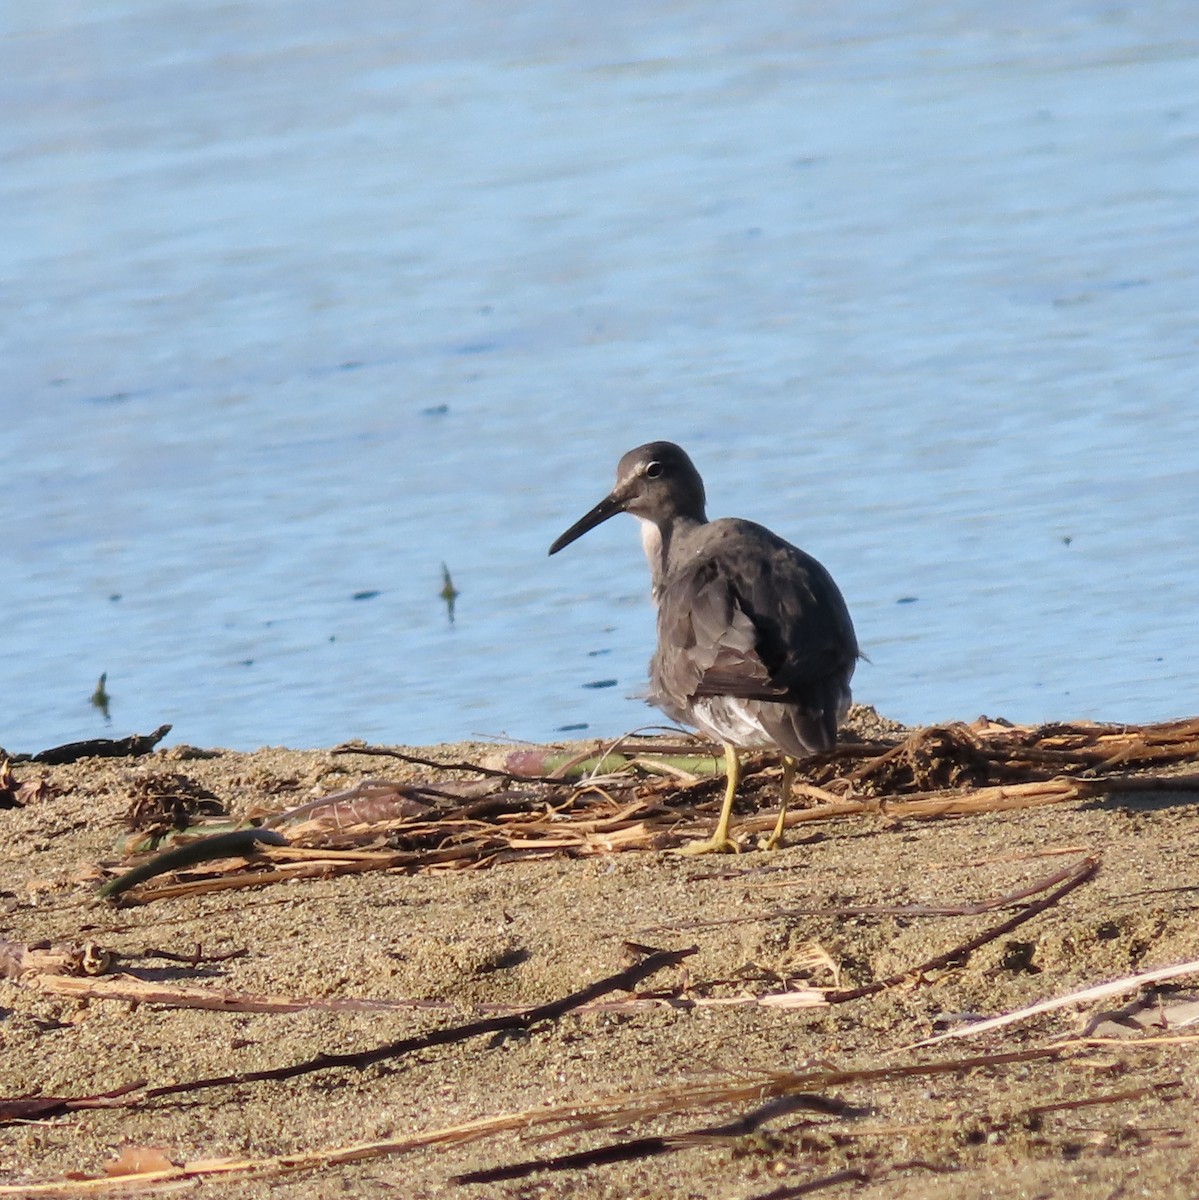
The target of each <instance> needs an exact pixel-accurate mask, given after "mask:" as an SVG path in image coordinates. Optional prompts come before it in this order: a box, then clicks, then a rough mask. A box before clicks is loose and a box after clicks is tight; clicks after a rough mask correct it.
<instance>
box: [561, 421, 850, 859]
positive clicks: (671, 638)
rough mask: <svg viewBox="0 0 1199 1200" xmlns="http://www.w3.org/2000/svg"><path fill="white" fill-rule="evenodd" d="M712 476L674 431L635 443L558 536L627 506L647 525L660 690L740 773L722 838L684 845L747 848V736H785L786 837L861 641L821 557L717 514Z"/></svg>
mask: <svg viewBox="0 0 1199 1200" xmlns="http://www.w3.org/2000/svg"><path fill="white" fill-rule="evenodd" d="M704 505H705V497H704V483H703V480H702V479H701V478H700V476H699V472H698V471H697V470H696V469H695V466H694V464H693V463H692V461H691V459H690V458H688V457H687V455H686V453H685V452H684V451H683V450H682V449H681V448H680V447H679V446H676V445H675V444H674V443H673V442H650V443H649V444H648V445H645V446H638V447H637V449H635V450H630V451H629V452H628V454H626V455H625V456H624V457H623V458H622V459H621V460H620V462H619V464H618V465H617V467H616V486H615V487H614V488H613V489H612V491H611V492H610V493H609V495H607V496H606V497H605V498H604V499H603V500H601V501H600V502H599V503H598V504H597V505H596V506H595V507H594V508H593V509H592V510H591V511H590V512H589V513H588V514H587V515H586V516H585V517H583V518H582V519H580V520H578V521H576V522H575V523H574V524H573V525H572V526H571V527H570V528H569V529H568V530H567V531H566V532H565V533H564V534H563V535H562V536H561V537H560V538H558V540H557V541H556V542H555V543H554V544H553V545H552V546H551V547H550V553H551V554H556V553H557V552H558V551H559V550H561V549H562V547H563V546H568V545H570V543H571V542H573V541H574V540H575V539H576V538H579V537H582V536H583V534H585V533H586V532H587V531H588V530H589V529H594V528H595V527H596V526H597V525H599V524H600V523H601V522H603V521H606V520H607V519H608V518H609V517H612V516H615V515H616V514H617V513H620V512H627V513H632V515H633V516H635V517H636V518H637V519H638V520H639V521H640V522H641V542H642V545H643V546H644V548H645V557H646V558H647V559H648V560H649V569H650V575H651V577H652V580H653V598H654V602H655V603H656V604H657V606H658V648H657V649H656V650H655V651H654V657H653V659H652V660H651V661H650V665H649V678H650V691H649V701H650V703H651V704H654V705H656V706H657V707H658V708H660V709H662V711H663V712H665V713H666V714H667V716H669V717H671V718H672V719H673V720H675V721H680V722H682V723H683V724H685V725H693V726H695V727H697V728H698V729H699V730H701V731H702V732H703V733H706V734H707V735H708V736H709V737H712V738H715V739H717V740H718V741H720V742H723V743H724V753H725V765H726V769H727V775H728V782H727V786H726V788H725V793H724V806H723V807H722V808H721V810H720V819H719V820H718V821H717V823H716V830H715V832H714V833H713V835H712V836H711V838H709V839H707V840H705V841H700V842H693V843H691V844H690V845H687V846H685V847H683V853H685V854H707V853H711V852H713V851H715V852H726V851H730V850H738V849H740V847H739V846H738V845H737V843H736V842H734V841H733V840H732V839H731V838H730V837H729V819H730V816H731V814H732V810H733V797H734V795H735V794H736V791H737V783H738V781H739V780H740V775H741V764H740V760H739V758H738V756H737V749H738V747H752V746H776V747H777V748H778V749H779V750H780V751H782V755H783V798H782V807H781V809H780V810H779V816H778V820H777V821H776V822H775V826H774V832H773V833H771V835H770V836H769V837H768V838H766V839H765V840H764V842H763V847H764V848H765V849H774V848H775V847H776V846H777V845H778V844H779V841H780V840H781V838H782V834H783V825H784V819H785V817H786V814H787V800H788V798H789V797H790V793H791V782H792V778H793V776H794V772H795V759H796V758H799V757H802V756H803V755H805V754H816V753H820V752H821V751H826V750H830V749H831V748H832V746H833V744H834V743H835V742H836V739H837V726H838V725H840V723H841V721H842V720H843V719H844V717H845V714H846V712H847V711H848V710H849V703H850V690H849V681H850V678H851V676H852V675H853V669H854V665H855V664H856V662H857V659H858V642H857V638H856V637H855V635H854V631H853V622H852V621H851V620H850V619H849V610H848V609H847V608H846V606H845V600H844V599H843V598H842V596H841V592H840V591H839V590H838V588H837V585H836V584H835V583H834V582H833V578H832V576H831V575H830V574H829V573H828V571H826V570H825V569H824V567H822V566H821V565H820V563H818V562H817V561H816V560H815V559H814V558H812V557H811V555H809V554H805V553H804V552H803V551H802V550H800V549H799V548H798V547H796V546H792V545H791V544H790V543H789V542H785V541H783V539H782V538H781V537H779V536H778V535H777V534H774V533H771V532H770V530H769V529H766V528H764V527H763V526H761V525H755V524H754V523H753V522H752V521H740V520H737V519H735V518H730V517H723V518H721V519H720V520H718V521H709V520H708V518H707V516H706V515H705V512H704Z"/></svg>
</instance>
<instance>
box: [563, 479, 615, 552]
mask: <svg viewBox="0 0 1199 1200" xmlns="http://www.w3.org/2000/svg"><path fill="white" fill-rule="evenodd" d="M618 512H624V501H623V500H622V499H621V498H620V497H619V496H617V495H616V493H615V492H612V493H611V494H610V495H608V496H605V497H604V498H603V499H602V500H601V501H600V502H599V503H598V504H597V505H596V506H595V507H594V508H593V509H592V510H591V511H590V512H589V513H588V514H587V515H586V516H585V517H580V518H579V519H578V520H577V521H576V522H575V523H574V524H573V525H572V526H571V527H570V528H569V529H568V530H567V531H566V532H565V533H564V534H563V535H562V536H561V537H560V538H559V539H558V540H557V541H556V542H555V543H554V544H553V545H552V546H551V547H550V553H551V554H557V553H558V551H559V550H561V549H562V547H563V546H569V545H570V543H571V542H573V541H575V540H576V539H578V538H581V537H582V536H583V534H585V533H586V532H587V531H588V530H589V529H594V528H595V527H596V526H597V525H602V524H603V523H604V522H605V521H606V520H607V519H608V518H609V517H614V516H616V514H617V513H618Z"/></svg>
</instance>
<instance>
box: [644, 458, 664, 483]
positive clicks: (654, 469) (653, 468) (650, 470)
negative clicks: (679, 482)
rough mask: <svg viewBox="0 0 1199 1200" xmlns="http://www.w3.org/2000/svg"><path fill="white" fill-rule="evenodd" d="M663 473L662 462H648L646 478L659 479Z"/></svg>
mask: <svg viewBox="0 0 1199 1200" xmlns="http://www.w3.org/2000/svg"><path fill="white" fill-rule="evenodd" d="M661 474H662V464H661V463H660V462H652V463H646V465H645V477H646V479H657V478H658V476H659V475H661Z"/></svg>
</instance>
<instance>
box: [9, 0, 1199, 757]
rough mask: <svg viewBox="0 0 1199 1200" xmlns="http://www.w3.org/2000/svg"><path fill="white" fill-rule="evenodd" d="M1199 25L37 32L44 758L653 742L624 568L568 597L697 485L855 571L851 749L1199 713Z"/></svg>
mask: <svg viewBox="0 0 1199 1200" xmlns="http://www.w3.org/2000/svg"><path fill="white" fill-rule="evenodd" d="M830 10H831V11H830ZM1193 27H1194V21H1193V13H1192V12H1191V10H1190V8H1189V6H1187V5H1183V4H1172V3H1156V4H1155V3H1150V4H1146V5H1140V6H1128V7H1113V6H1111V5H1107V4H1099V3H1085V2H1080V3H1071V4H1051V5H1043V4H1032V3H1028V2H1020V0H1018V2H1017V3H1014V4H1011V5H1005V6H999V7H996V6H994V5H982V4H973V3H962V4H951V5H946V6H924V5H914V4H902V3H892V4H887V3H880V2H874V3H870V2H854V0H851V2H850V3H847V4H843V5H838V6H829V5H824V4H820V5H817V4H773V3H764V4H761V5H755V6H742V7H735V8H730V7H729V6H726V5H719V4H714V3H712V4H700V3H687V2H684V3H680V4H674V5H670V6H665V7H663V8H659V7H658V6H645V5H639V4H638V5H634V4H625V3H622V2H621V0H617V2H616V3H609V4H606V5H604V6H603V7H602V9H596V8H595V7H594V6H591V5H571V4H560V3H546V2H532V3H522V4H514V5H493V4H487V3H482V2H478V3H469V2H460V3H450V4H444V5H436V6H430V5H423V4H421V5H418V4H411V3H406V2H403V0H402V2H400V3H387V4H383V3H377V2H375V0H349V2H348V3H345V4H340V5H336V6H328V5H323V4H316V3H313V2H312V0H290V2H289V3H286V4H283V3H269V2H255V3H248V2H247V3H236V2H235V3H231V4H226V5H221V6H217V7H215V8H214V7H212V6H209V5H205V4H200V3H196V2H191V3H185V2H182V0H154V2H153V3H150V2H148V0H146V2H136V0H107V2H106V0H97V2H96V3H94V4H91V5H87V6H80V5H72V4H64V3H54V2H51V3H49V4H47V5H29V6H17V5H9V6H7V8H6V9H5V10H4V12H3V14H2V15H0V103H2V105H3V111H4V114H5V119H4V120H3V121H2V122H0V215H2V216H3V226H2V232H0V347H2V351H3V359H2V361H3V373H2V375H0V417H2V419H3V422H4V437H3V451H2V460H0V466H2V468H3V469H2V471H0V537H2V539H3V546H4V576H5V579H4V582H5V587H4V592H3V595H4V600H3V614H4V620H3V625H2V629H0V649H2V652H3V662H4V666H5V676H6V679H5V684H6V686H5V689H4V694H5V704H4V707H3V710H2V714H0V745H4V746H7V747H8V748H9V749H10V750H35V749H39V748H41V747H42V746H44V745H49V744H52V743H55V742H61V741H66V740H71V739H74V738H81V737H86V736H95V735H104V734H122V733H127V732H131V731H133V730H139V731H145V730H148V729H150V728H152V727H154V726H155V725H157V724H159V723H160V722H164V721H170V722H173V724H174V727H175V729H174V734H173V735H172V738H173V739H174V740H182V741H188V742H193V743H198V744H221V745H228V746H234V747H252V746H255V745H258V744H261V743H274V742H279V743H288V744H292V745H329V744H332V743H334V742H336V741H338V740H340V739H344V738H347V737H364V738H368V739H373V740H388V741H403V742H416V743H419V742H427V741H436V740H450V739H458V738H462V737H467V736H470V735H472V734H497V735H498V734H507V735H510V736H513V737H518V738H529V739H546V738H551V737H554V736H555V735H556V734H557V733H558V731H559V730H561V729H563V728H564V727H568V726H569V727H575V726H577V727H584V726H585V727H586V731H587V732H590V733H598V734H605V735H607V734H616V733H619V732H620V731H622V730H624V729H626V728H631V727H633V726H636V725H639V724H642V723H644V722H647V721H653V720H655V714H654V713H653V712H652V710H649V709H646V708H645V707H644V706H643V704H642V703H641V702H640V701H639V700H637V699H636V698H635V696H636V693H637V692H638V690H639V689H640V688H642V687H643V685H644V675H645V664H646V660H647V658H648V656H649V653H650V650H651V647H652V640H653V616H652V611H651V609H650V606H649V602H648V597H647V588H648V581H647V573H646V569H645V564H644V561H643V560H642V558H641V553H640V548H639V544H638V539H637V536H636V530H635V526H634V524H633V522H632V521H629V520H628V519H625V518H621V519H619V520H616V521H612V522H611V523H609V524H608V525H605V526H603V527H602V528H601V529H599V530H597V531H596V532H594V533H592V534H589V535H588V536H587V537H586V538H585V539H583V540H582V541H580V542H579V543H577V544H576V545H573V546H571V547H570V548H569V549H568V550H567V551H565V552H563V553H562V554H561V555H559V556H557V557H555V558H553V559H549V558H547V557H546V549H547V547H548V545H549V543H550V541H551V540H552V539H553V538H554V537H555V536H556V535H557V534H558V533H559V532H560V531H561V530H562V529H564V528H565V527H566V525H568V524H569V523H570V522H572V521H573V520H574V519H575V518H576V517H577V516H578V515H580V514H581V513H582V512H583V511H584V510H585V509H587V508H589V507H590V506H591V505H592V504H593V503H594V502H595V501H596V500H598V499H599V498H600V496H601V495H603V494H604V493H605V492H606V491H607V490H608V488H609V486H610V485H611V481H612V473H613V470H614V467H615V463H616V459H617V458H618V457H619V455H620V454H621V453H622V452H623V451H624V450H626V449H628V448H629V447H631V446H633V445H635V444H637V443H639V442H641V441H645V440H649V439H650V438H658V437H666V438H672V439H674V440H676V441H679V442H681V443H682V444H684V445H685V446H686V447H687V448H688V449H689V450H690V451H691V453H692V455H693V457H694V458H695V459H696V462H697V464H698V466H699V467H700V469H701V471H702V472H703V473H704V476H705V479H706V482H707V486H708V494H709V501H710V512H711V513H712V515H738V516H745V517H751V518H754V519H756V520H759V521H762V522H763V523H765V524H768V525H770V526H772V527H773V528H775V529H776V530H778V531H779V532H780V533H782V534H783V535H784V536H787V537H789V538H790V539H791V540H793V541H796V542H798V543H799V544H801V545H803V546H804V547H805V548H806V549H807V550H809V551H810V552H811V553H813V554H815V555H816V556H817V557H818V558H820V559H821V560H822V561H823V562H824V563H825V564H826V565H827V566H828V567H829V568H830V570H831V571H832V572H833V574H834V575H835V576H836V578H837V579H838V581H839V582H840V584H841V586H842V589H843V591H844V592H845V594H846V596H847V598H848V600H849V603H850V607H851V610H852V612H853V614H854V618H855V621H856V623H857V626H858V632H859V637H860V640H861V642H862V645H863V649H864V650H865V651H866V653H867V654H868V655H869V659H870V661H868V662H864V663H862V664H861V666H860V667H859V671H858V675H857V677H856V686H855V691H856V693H857V696H858V698H859V699H863V700H867V701H870V702H872V703H874V704H876V705H877V706H878V707H879V708H880V709H882V710H883V711H885V712H887V713H889V714H891V715H894V716H896V717H899V718H901V719H905V720H909V721H926V720H934V719H939V718H947V717H965V718H970V717H973V716H975V715H977V714H978V713H979V712H987V713H988V714H991V715H1004V716H1007V717H1009V718H1012V719H1017V720H1038V719H1049V718H1063V719H1065V718H1082V717H1093V718H1100V719H1111V720H1147V719H1153V718H1162V717H1169V716H1175V715H1183V714H1186V713H1193V712H1195V711H1196V709H1197V708H1199V698H1197V696H1196V684H1197V683H1199V617H1197V615H1196V613H1197V610H1199V554H1197V553H1196V508H1197V502H1199V467H1197V466H1196V463H1197V462H1199V347H1197V344H1196V321H1195V309H1196V299H1197V297H1199V280H1197V278H1196V274H1197V268H1196V264H1197V263H1199V40H1197V39H1196V38H1194V37H1192V38H1189V39H1188V38H1186V37H1180V32H1182V33H1185V31H1186V30H1188V29H1192V28H1193ZM443 562H444V563H445V564H447V565H448V567H449V569H450V571H451V573H452V576H453V581H454V583H455V585H456V587H457V588H458V589H459V591H460V592H461V595H460V596H459V599H458V602H457V606H456V613H455V616H456V619H455V621H454V623H453V624H452V625H451V623H450V621H449V620H448V614H447V611H446V607H445V604H444V603H443V601H442V600H441V599H440V598H439V594H438V593H439V592H440V590H441V588H442V575H441V564H442V563H443ZM356 597H358V598H356ZM101 672H107V675H108V691H109V692H110V693H111V696H112V702H111V718H112V719H111V723H110V724H106V723H105V722H104V719H103V717H102V715H101V714H100V712H99V711H98V710H96V709H95V708H93V707H91V706H90V705H89V703H88V697H89V695H90V694H91V692H92V689H93V687H94V686H95V683H96V679H97V677H98V676H99V675H100V673H101ZM580 731H582V730H581V729H580Z"/></svg>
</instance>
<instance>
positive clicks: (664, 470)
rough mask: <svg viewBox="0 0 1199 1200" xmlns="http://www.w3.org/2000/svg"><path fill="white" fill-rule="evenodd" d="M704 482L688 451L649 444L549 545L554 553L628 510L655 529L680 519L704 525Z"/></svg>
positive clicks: (670, 444) (667, 444)
mask: <svg viewBox="0 0 1199 1200" xmlns="http://www.w3.org/2000/svg"><path fill="white" fill-rule="evenodd" d="M704 503H705V499H704V482H703V480H702V479H701V478H700V477H699V472H698V471H697V470H696V469H695V464H694V463H693V462H692V461H691V459H690V458H688V457H687V454H686V452H685V451H684V450H683V449H682V447H680V446H676V445H675V444H674V442H647V443H646V445H644V446H638V447H637V448H636V449H635V450H630V451H629V452H628V454H626V455H625V456H624V457H623V458H622V459H621V460H620V462H619V463H618V464H617V466H616V486H615V487H614V488H613V489H612V490H611V491H610V492H609V493H608V495H607V496H605V497H604V498H603V499H602V500H601V501H600V502H599V503H598V504H597V505H596V506H595V507H594V508H593V509H592V510H591V511H590V512H589V513H587V514H586V515H585V516H583V517H581V518H580V519H579V520H577V521H576V522H575V523H574V524H573V525H572V526H571V527H570V528H569V529H568V530H567V531H566V532H565V533H564V534H562V536H561V537H560V538H558V540H557V541H555V542H554V544H553V545H552V546H551V547H550V553H551V554H557V553H558V551H559V550H561V549H562V548H563V547H564V546H569V545H570V543H571V542H573V541H575V540H576V539H577V538H580V537H582V536H583V534H585V533H586V532H587V531H588V530H589V529H594V528H595V527H596V526H597V525H600V524H602V523H603V522H604V521H606V520H607V519H608V518H609V517H614V516H615V515H616V514H617V513H621V512H627V513H631V514H632V515H633V516H635V517H640V518H641V520H643V521H649V522H651V523H652V524H654V525H657V526H659V527H660V526H662V525H666V524H669V523H670V522H672V521H674V520H675V519H677V518H679V517H685V518H689V519H690V520H693V521H700V522H702V521H705V520H706V519H707V518H706V517H705V515H704Z"/></svg>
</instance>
